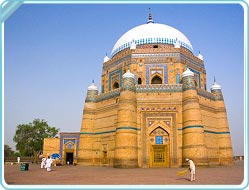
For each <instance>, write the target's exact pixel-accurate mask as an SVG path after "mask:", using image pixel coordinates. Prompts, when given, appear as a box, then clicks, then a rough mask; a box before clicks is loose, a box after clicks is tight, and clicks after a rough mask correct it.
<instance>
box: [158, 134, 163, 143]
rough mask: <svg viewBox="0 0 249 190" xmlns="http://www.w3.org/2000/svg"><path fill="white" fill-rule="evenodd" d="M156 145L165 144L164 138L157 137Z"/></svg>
mask: <svg viewBox="0 0 249 190" xmlns="http://www.w3.org/2000/svg"><path fill="white" fill-rule="evenodd" d="M156 144H163V136H156Z"/></svg>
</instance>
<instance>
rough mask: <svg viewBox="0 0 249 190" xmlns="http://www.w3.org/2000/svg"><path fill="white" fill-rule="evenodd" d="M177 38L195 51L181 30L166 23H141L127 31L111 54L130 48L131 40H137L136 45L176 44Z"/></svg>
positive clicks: (184, 45) (181, 43)
mask: <svg viewBox="0 0 249 190" xmlns="http://www.w3.org/2000/svg"><path fill="white" fill-rule="evenodd" d="M176 40H178V41H179V43H180V45H181V46H183V47H185V48H187V49H188V50H190V51H191V52H193V48H192V45H191V43H190V41H189V40H188V38H187V37H186V36H185V35H184V34H183V33H181V32H180V31H179V30H177V29H175V28H173V27H171V26H168V25H165V24H158V23H153V22H149V23H148V24H143V25H139V26H137V27H135V28H132V29H131V30H129V31H128V32H126V33H125V34H124V35H123V36H121V37H120V38H119V40H118V41H117V42H116V44H115V45H114V47H113V49H112V52H111V56H112V57H113V56H114V55H115V54H116V53H118V52H120V51H122V50H123V49H126V48H129V47H130V46H131V42H132V41H135V44H136V45H141V44H151V43H162V44H173V45H174V44H175V43H176Z"/></svg>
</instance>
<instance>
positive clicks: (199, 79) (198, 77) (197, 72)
mask: <svg viewBox="0 0 249 190" xmlns="http://www.w3.org/2000/svg"><path fill="white" fill-rule="evenodd" d="M189 70H190V71H192V72H193V73H195V74H196V75H197V80H198V81H197V83H198V87H199V88H201V74H200V72H199V71H196V70H194V69H192V68H190V67H189Z"/></svg>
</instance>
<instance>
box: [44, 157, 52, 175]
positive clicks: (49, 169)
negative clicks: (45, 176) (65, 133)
mask: <svg viewBox="0 0 249 190" xmlns="http://www.w3.org/2000/svg"><path fill="white" fill-rule="evenodd" d="M52 163H53V160H52V158H50V156H48V159H47V160H46V165H45V167H46V168H47V171H48V172H50V171H51V170H52V169H51V168H52Z"/></svg>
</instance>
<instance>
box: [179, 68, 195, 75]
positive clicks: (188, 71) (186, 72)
mask: <svg viewBox="0 0 249 190" xmlns="http://www.w3.org/2000/svg"><path fill="white" fill-rule="evenodd" d="M187 76H194V73H193V72H192V71H190V70H189V68H187V69H186V71H184V72H183V73H182V77H187Z"/></svg>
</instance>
